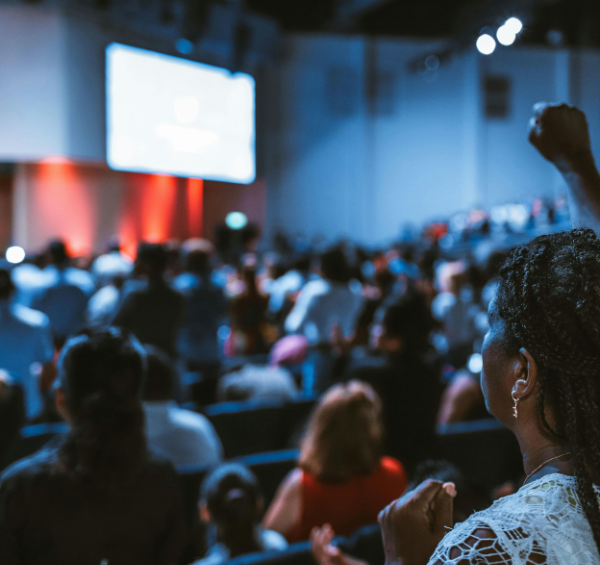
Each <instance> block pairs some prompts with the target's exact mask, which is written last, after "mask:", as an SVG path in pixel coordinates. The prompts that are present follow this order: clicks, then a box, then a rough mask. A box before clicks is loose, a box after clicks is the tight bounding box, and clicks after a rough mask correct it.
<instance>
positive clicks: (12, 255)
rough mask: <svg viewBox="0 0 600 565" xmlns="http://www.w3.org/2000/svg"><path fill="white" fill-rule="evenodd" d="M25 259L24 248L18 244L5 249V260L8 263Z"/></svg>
mask: <svg viewBox="0 0 600 565" xmlns="http://www.w3.org/2000/svg"><path fill="white" fill-rule="evenodd" d="M23 259H25V250H24V249H23V248H22V247H19V246H18V245H13V246H12V247H9V248H8V249H7V250H6V260H7V261H8V262H9V263H13V264H15V265H16V264H17V263H21V262H22V261H23Z"/></svg>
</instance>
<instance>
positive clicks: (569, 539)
mask: <svg viewBox="0 0 600 565" xmlns="http://www.w3.org/2000/svg"><path fill="white" fill-rule="evenodd" d="M534 112H535V117H534V118H532V121H531V124H530V135H529V139H530V141H531V143H532V144H533V145H534V146H535V147H536V148H537V149H538V150H539V152H540V153H541V154H542V155H543V156H544V157H545V158H546V159H548V160H549V161H551V162H553V163H554V164H555V165H556V166H557V168H558V169H559V171H560V172H561V173H562V174H563V177H564V179H565V181H566V182H567V185H568V186H569V188H570V201H571V202H570V203H571V211H572V216H573V220H574V225H575V226H576V229H573V230H571V231H567V232H564V233H556V234H552V235H545V236H541V237H538V238H536V239H534V240H533V241H532V242H530V243H528V244H526V245H522V246H520V247H518V248H516V249H515V250H513V251H512V252H511V253H510V255H509V257H508V259H507V261H506V262H505V264H504V266H503V267H502V269H501V273H500V282H499V288H498V292H497V295H496V297H495V299H494V300H492V302H491V304H490V307H489V324H490V329H489V331H488V333H487V335H486V337H485V341H484V346H483V365H484V366H483V371H482V376H481V380H482V388H483V392H484V395H485V398H486V404H487V407H488V410H489V411H490V412H491V413H492V414H493V415H494V416H496V418H498V420H500V422H502V423H503V424H505V425H506V426H507V427H508V428H509V429H510V430H511V431H513V433H514V434H515V435H516V437H517V439H518V441H519V444H520V447H521V451H522V453H523V465H524V468H525V473H526V475H527V477H526V480H525V483H524V485H523V487H522V488H521V489H520V490H519V491H518V492H517V493H516V494H514V495H512V496H508V497H505V498H503V499H501V500H499V501H497V502H496V503H494V505H492V506H491V507H490V508H488V509H487V510H485V511H483V512H479V513H477V514H474V515H473V516H471V517H470V518H469V519H468V520H466V521H465V522H463V523H462V524H460V525H458V526H457V527H456V528H454V529H453V530H451V531H450V532H448V530H449V529H450V528H451V527H452V499H453V495H455V494H456V492H455V489H454V486H453V485H451V484H446V485H442V484H441V483H439V482H434V481H429V482H426V483H423V484H422V485H421V486H420V487H419V488H418V489H417V490H416V491H413V492H412V493H409V494H407V495H406V496H405V497H404V498H402V499H400V500H399V501H397V502H395V503H393V504H392V505H390V506H389V507H388V508H387V509H386V510H385V511H384V512H382V514H381V516H380V522H381V524H382V527H383V531H384V545H385V549H386V557H387V560H388V561H389V562H392V561H395V562H402V563H403V565H425V564H426V563H428V562H429V563H431V564H432V565H437V564H442V563H443V564H447V563H453V564H457V565H458V564H461V565H463V564H464V565H467V564H468V565H475V564H478V565H479V564H485V563H501V564H506V565H520V564H523V565H525V564H547V565H565V564H573V565H575V564H583V563H586V564H590V565H598V564H600V556H599V553H598V548H599V547H600V488H598V487H599V486H600V239H599V238H598V235H597V233H596V232H597V231H598V229H599V228H600V222H599V219H600V175H599V173H598V171H597V169H596V166H595V163H594V159H593V157H592V152H591V148H590V140H589V134H588V128H587V123H586V120H585V116H584V115H583V113H582V112H580V111H579V110H577V109H576V108H572V107H569V106H566V105H560V106H549V105H546V104H538V105H536V106H535V107H534ZM590 228H593V229H590ZM594 230H596V232H595V231H594ZM596 485H598V486H596Z"/></svg>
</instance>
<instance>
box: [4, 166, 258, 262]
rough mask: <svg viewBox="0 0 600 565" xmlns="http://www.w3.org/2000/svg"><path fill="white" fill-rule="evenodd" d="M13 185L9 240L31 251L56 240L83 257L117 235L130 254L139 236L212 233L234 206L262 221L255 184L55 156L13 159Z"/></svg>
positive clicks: (163, 237)
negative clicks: (131, 169)
mask: <svg viewBox="0 0 600 565" xmlns="http://www.w3.org/2000/svg"><path fill="white" fill-rule="evenodd" d="M13 183H14V190H13V193H14V203H13V210H14V224H15V229H14V230H13V238H12V241H13V243H16V244H18V245H21V246H23V247H24V248H26V249H28V250H30V251H32V252H37V251H40V250H42V249H43V248H44V246H45V245H46V244H47V243H48V240H49V239H51V238H56V237H61V238H63V239H65V240H66V241H67V243H68V245H69V247H70V249H71V251H72V252H73V253H74V254H75V255H88V254H92V253H98V252H101V251H102V250H103V249H104V247H105V245H106V243H107V242H108V240H109V238H110V237H111V236H113V235H118V236H120V238H121V240H122V242H123V244H124V246H125V249H126V251H127V252H128V253H130V254H131V255H134V254H135V248H136V246H137V244H138V242H140V241H142V240H144V241H163V240H166V239H179V240H183V239H187V238H189V237H201V236H202V237H208V238H212V237H213V235H214V232H215V229H216V227H217V226H218V225H222V224H223V223H224V220H225V216H226V214H227V213H228V212H230V211H233V210H236V211H240V212H243V213H245V214H246V215H247V216H248V219H249V220H250V221H251V222H254V223H256V224H258V225H263V224H264V220H265V217H264V210H265V200H266V191H265V186H264V183H262V182H261V181H257V182H256V183H254V184H252V185H248V186H244V187H240V186H239V185H234V184H229V183H220V182H213V181H206V182H203V181H201V180H199V179H187V178H179V177H172V176H168V175H146V174H138V173H123V172H119V171H113V170H111V169H109V168H108V167H106V166H105V165H102V164H94V163H86V164H82V163H75V162H73V161H69V160H66V159H64V158H61V159H56V158H54V159H48V160H46V161H44V162H41V163H35V164H32V163H22V164H19V165H18V166H17V168H16V173H15V177H14V180H13Z"/></svg>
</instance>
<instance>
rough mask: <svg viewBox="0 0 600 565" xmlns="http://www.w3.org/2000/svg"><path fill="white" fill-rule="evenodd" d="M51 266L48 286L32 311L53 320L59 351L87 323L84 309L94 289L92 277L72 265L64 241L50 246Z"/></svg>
mask: <svg viewBox="0 0 600 565" xmlns="http://www.w3.org/2000/svg"><path fill="white" fill-rule="evenodd" d="M47 256H48V260H49V262H50V264H49V265H48V266H47V267H46V268H45V269H44V276H45V279H46V280H45V284H44V287H43V289H42V290H41V291H40V292H39V294H38V295H37V296H35V298H34V299H33V301H32V308H34V309H35V310H39V311H40V312H43V313H44V314H46V315H47V316H48V318H49V319H50V327H51V329H52V333H53V335H54V339H55V342H56V345H57V347H58V348H60V347H61V346H62V344H63V343H64V341H65V340H66V339H67V337H69V336H70V335H73V334H74V333H76V332H77V331H78V330H79V329H81V328H82V327H83V325H84V323H85V309H86V306H87V303H88V300H89V299H90V297H91V296H92V294H93V293H94V290H95V286H94V281H93V280H92V277H91V275H90V274H89V273H88V272H87V271H84V270H82V269H76V268H75V267H72V266H71V258H70V256H69V254H68V253H67V247H66V245H65V243H64V242H63V241H60V240H57V241H53V242H51V243H50V245H49V246H48V253H47Z"/></svg>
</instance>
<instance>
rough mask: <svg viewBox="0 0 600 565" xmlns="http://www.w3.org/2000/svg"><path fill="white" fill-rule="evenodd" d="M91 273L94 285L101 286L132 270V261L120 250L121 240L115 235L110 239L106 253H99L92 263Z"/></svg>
mask: <svg viewBox="0 0 600 565" xmlns="http://www.w3.org/2000/svg"><path fill="white" fill-rule="evenodd" d="M91 271H92V275H93V276H94V279H95V281H96V286H97V287H98V288H102V287H103V286H106V285H107V284H110V283H111V282H112V281H113V280H114V279H115V277H124V276H127V275H129V274H130V273H131V272H132V271H133V262H132V260H131V259H130V258H129V257H127V255H125V254H124V253H123V252H122V251H121V242H120V241H119V239H118V238H117V237H114V238H112V239H111V241H110V242H109V244H108V250H107V253H105V254H104V255H100V257H98V258H97V259H96V260H95V261H94V262H93V263H92V269H91Z"/></svg>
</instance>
